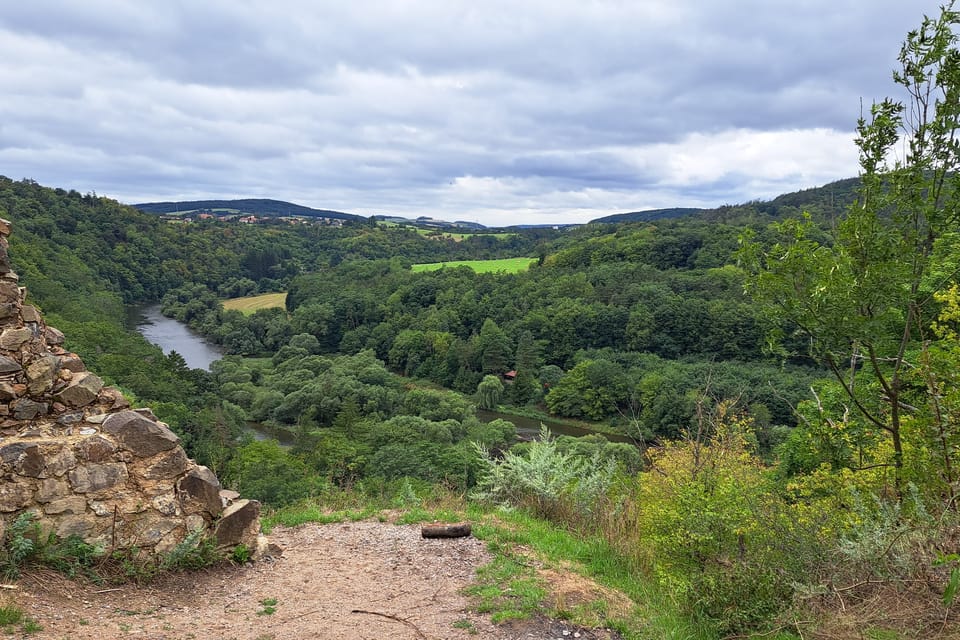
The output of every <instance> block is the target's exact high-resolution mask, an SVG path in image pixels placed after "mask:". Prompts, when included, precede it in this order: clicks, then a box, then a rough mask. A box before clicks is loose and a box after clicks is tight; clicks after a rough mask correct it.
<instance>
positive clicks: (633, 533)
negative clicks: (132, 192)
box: [0, 11, 960, 639]
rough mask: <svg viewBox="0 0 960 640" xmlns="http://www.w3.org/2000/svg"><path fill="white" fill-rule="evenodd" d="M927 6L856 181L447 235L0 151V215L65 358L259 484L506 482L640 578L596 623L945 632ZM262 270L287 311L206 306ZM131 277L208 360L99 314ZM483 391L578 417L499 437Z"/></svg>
mask: <svg viewBox="0 0 960 640" xmlns="http://www.w3.org/2000/svg"><path fill="white" fill-rule="evenodd" d="M956 21H957V16H956V15H955V14H954V13H952V12H949V11H945V12H944V13H943V14H942V16H941V17H940V18H939V19H933V20H928V21H925V22H924V23H923V25H922V27H921V28H920V29H919V30H918V31H915V32H911V33H910V34H909V35H908V37H907V39H906V41H905V43H904V45H903V50H902V54H901V63H902V68H901V69H900V70H899V71H898V72H896V73H895V75H894V79H895V81H896V83H897V86H901V87H904V88H906V89H907V95H908V97H909V100H910V101H909V102H907V103H905V104H904V103H901V102H898V101H894V100H886V101H883V102H880V103H877V104H875V105H874V106H873V107H872V108H871V109H870V110H869V112H868V113H866V114H865V115H864V116H863V118H862V119H861V120H860V121H859V122H858V123H857V145H858V148H859V151H860V160H861V175H860V177H859V178H857V179H849V180H843V181H840V182H836V183H832V184H830V185H827V186H825V187H822V188H818V189H810V190H807V191H801V192H797V193H793V194H787V195H784V196H781V197H779V198H776V199H774V200H772V201H769V202H750V203H745V204H742V205H736V206H724V207H721V208H717V209H712V210H702V211H690V212H685V215H682V216H678V217H663V218H659V219H642V218H637V216H632V217H627V218H626V219H623V220H616V221H614V222H595V223H591V224H588V225H583V226H579V227H570V228H564V229H513V230H511V233H494V232H490V233H483V232H480V233H471V234H469V235H465V236H464V237H460V238H456V239H454V238H450V237H442V236H440V237H436V236H429V235H425V234H422V233H418V232H417V231H416V230H415V229H410V228H404V227H397V226H377V225H376V224H375V223H374V222H373V221H368V220H362V219H361V220H356V221H348V222H347V223H346V224H345V225H344V226H343V227H319V226H290V225H284V224H282V223H279V222H278V223H277V224H268V225H255V226H254V225H237V224H231V223H228V222H221V221H216V220H206V221H201V222H197V223H193V224H172V223H170V222H167V221H164V220H161V219H160V218H158V217H156V216H152V215H150V214H147V213H143V212H140V211H137V210H135V209H133V208H131V207H128V206H124V205H121V204H119V203H117V202H115V201H112V200H110V199H107V198H103V197H98V196H96V195H92V194H87V195H82V194H80V193H78V192H76V191H66V190H63V189H57V188H51V187H47V186H42V185H39V184H37V183H36V182H34V181H31V180H19V181H18V180H12V179H9V178H5V177H0V217H3V218H6V219H9V220H11V221H12V222H13V235H12V237H11V241H10V255H11V258H12V260H13V262H14V266H15V269H16V271H17V273H18V274H19V275H20V278H21V280H22V283H23V284H24V285H25V286H26V287H27V288H28V292H29V298H30V300H31V301H32V303H34V304H36V305H38V306H39V307H40V308H41V309H42V311H43V313H44V315H45V317H46V319H47V322H48V323H49V324H50V325H52V326H55V327H57V328H59V329H61V330H62V331H64V333H65V334H66V336H67V340H68V346H69V347H70V348H71V349H72V350H74V351H76V352H77V353H78V354H79V355H80V356H81V357H82V358H83V359H84V361H85V362H86V364H87V366H88V368H89V369H91V370H92V371H95V372H96V373H97V374H98V375H100V376H102V377H103V378H104V379H105V380H107V381H108V382H109V383H111V384H115V385H117V386H119V387H120V388H122V389H123V391H124V392H125V393H126V394H127V395H128V396H129V397H131V398H132V399H134V400H135V401H136V402H137V403H139V404H141V405H146V406H150V407H151V408H152V409H153V410H154V411H155V413H156V414H157V415H158V416H159V417H160V419H162V420H164V421H165V422H167V423H169V424H170V425H171V427H172V428H173V429H174V430H176V431H177V433H178V434H179V435H180V436H181V438H182V439H183V442H184V444H185V446H186V448H187V450H188V453H189V454H190V455H191V456H192V457H194V458H195V459H196V460H197V461H199V462H201V463H202V464H206V465H208V466H209V467H211V468H212V469H213V470H214V471H215V472H216V473H217V474H218V475H219V477H220V478H221V479H222V480H223V481H224V483H225V484H226V485H227V486H229V487H231V488H234V489H236V490H238V491H240V492H241V493H242V494H243V495H244V496H246V497H251V498H256V499H259V500H261V501H263V502H264V503H265V504H266V505H267V506H268V507H269V508H271V509H273V510H276V512H277V513H295V512H297V510H298V509H299V510H301V511H303V510H305V509H307V508H308V507H311V508H312V507H316V506H319V507H320V508H323V507H324V506H325V505H334V504H340V503H341V502H342V500H343V499H344V498H343V496H345V495H350V496H354V497H355V498H357V499H360V500H363V499H369V500H373V499H386V500H388V501H389V500H393V501H394V502H395V503H397V504H405V505H411V504H423V503H426V502H429V500H432V499H436V498H438V496H443V497H444V499H445V500H448V501H449V500H450V499H453V498H455V499H456V500H457V501H459V504H460V505H461V507H462V509H467V508H483V509H487V510H488V511H489V512H491V513H494V512H496V510H497V509H510V510H513V511H514V512H516V511H519V512H521V513H523V514H525V515H526V516H529V517H530V518H535V519H537V521H538V522H543V523H547V524H549V526H551V527H555V528H556V529H557V530H561V531H566V532H571V533H574V534H575V535H577V536H580V537H582V538H584V539H589V540H593V541H595V542H596V545H597V547H596V548H597V549H600V548H602V549H603V550H604V551H603V554H606V555H604V557H605V558H609V559H610V561H609V564H610V567H612V568H608V569H609V572H610V573H609V574H603V575H606V576H607V578H606V579H608V580H609V581H611V582H612V583H614V584H615V586H617V587H618V588H623V589H625V590H626V591H627V592H628V593H630V594H631V595H632V596H635V598H636V599H637V601H638V602H639V600H640V599H641V598H648V599H649V598H652V597H653V596H651V595H650V594H652V593H655V594H657V596H656V598H657V599H658V600H657V601H658V602H661V603H666V604H664V607H665V609H666V610H669V611H670V612H671V616H673V617H672V618H671V622H670V624H671V625H673V626H672V627H669V629H668V627H667V626H665V625H666V624H667V623H665V622H663V621H662V620H661V621H659V622H657V621H651V620H646V621H645V622H644V623H643V624H631V623H625V622H617V621H608V623H609V624H614V625H615V626H616V627H617V629H618V631H620V632H621V633H622V634H623V635H624V636H625V637H636V638H654V637H677V638H680V637H689V638H715V637H729V638H734V637H736V638H744V637H769V638H809V637H822V638H834V637H852V636H851V635H850V634H851V633H852V630H856V632H857V633H860V634H861V635H860V636H859V637H864V638H876V639H880V638H913V637H934V636H935V632H936V633H940V634H941V635H940V636H936V637H955V636H949V635H943V634H944V633H949V628H950V625H955V624H957V616H956V613H955V611H954V609H955V608H956V606H957V603H956V602H955V594H956V591H957V589H958V587H960V518H958V514H957V510H958V504H957V497H958V496H957V492H958V491H960V480H958V473H960V470H958V468H957V466H958V464H960V459H958V456H957V453H958V447H960V422H958V421H960V380H958V377H957V376H958V372H960V343H958V331H960V287H958V279H960V267H958V265H960V235H958V231H957V230H958V229H960V226H958V222H960V220H958V212H960V204H958V201H957V199H956V193H957V191H956V190H957V187H958V180H960V174H958V173H957V170H958V168H960V167H958V165H960V145H958V144H957V142H956V139H955V135H956V132H957V130H958V127H960V99H958V95H960V51H958V49H957V46H956V39H955V37H954V35H953V33H952V31H951V27H953V26H954V24H955V23H956ZM918 114H920V115H918ZM901 136H906V138H905V139H906V149H908V151H907V152H906V153H903V152H902V150H903V148H904V147H903V146H901ZM895 152H896V153H895ZM525 257H526V258H529V261H530V266H529V268H528V269H526V270H520V271H515V272H505V271H487V272H485V270H484V269H479V268H477V269H475V268H471V267H470V266H468V265H460V266H456V265H450V266H445V267H443V268H438V269H431V270H421V269H416V270H415V269H413V268H412V266H413V265H416V264H427V263H441V262H458V261H479V260H492V259H508V258H525ZM268 292H286V294H287V296H286V308H271V309H261V310H258V311H256V312H255V313H252V314H249V315H244V314H242V313H240V312H239V311H226V310H224V307H223V301H224V300H225V299H229V298H235V297H241V296H249V295H254V294H258V293H268ZM140 302H160V303H162V309H163V312H164V314H166V315H169V316H171V317H173V318H176V319H177V320H180V321H182V322H184V323H186V324H188V325H189V326H190V327H192V328H194V329H195V330H197V331H198V332H200V333H202V334H203V335H204V336H207V337H208V338H209V339H210V340H212V341H214V342H216V343H217V344H219V345H221V346H222V347H223V349H224V350H225V352H226V353H227V354H229V355H227V356H225V357H224V358H223V359H222V360H219V361H217V362H215V363H214V364H213V366H212V367H211V370H210V371H209V372H208V371H203V370H198V369H190V368H188V367H187V366H186V363H185V361H184V360H183V358H182V357H180V356H179V355H178V354H176V353H173V354H170V355H164V354H163V353H162V352H161V351H160V349H159V348H157V347H155V346H153V345H150V344H149V343H147V342H146V341H145V340H144V339H143V338H142V337H141V336H139V334H137V333H135V332H133V331H130V330H129V329H128V328H127V327H126V326H125V318H126V306H127V305H129V304H132V303H140ZM478 410H485V411H494V412H497V413H496V414H495V415H497V416H499V417H497V418H495V419H492V420H485V419H481V418H480V417H478V413H477V412H478ZM510 415H518V416H526V417H532V418H534V419H536V418H543V419H548V418H549V419H559V420H566V421H569V422H570V423H571V424H577V425H580V426H582V427H586V428H588V429H590V430H592V431H594V432H596V433H597V434H598V435H591V436H586V437H582V438H573V437H568V436H561V437H553V436H551V435H550V434H549V433H546V432H544V433H543V434H541V438H540V439H538V440H535V441H526V442H518V440H517V436H516V430H515V427H514V425H513V424H512V423H511V422H509V421H508V420H507V419H505V418H507V417H509V416H510ZM250 423H258V424H259V425H261V426H262V428H264V429H267V430H272V431H273V432H274V433H279V434H283V435H284V436H285V439H288V440H289V441H291V442H292V443H293V444H292V445H291V446H289V447H287V446H281V445H280V443H279V442H277V441H276V440H256V439H254V438H253V437H252V436H251V434H250V431H249V429H248V428H247V425H248V424H250ZM599 434H615V435H617V436H621V437H619V438H616V439H615V440H608V439H607V438H605V437H603V436H602V435H599ZM597 571H598V572H600V570H599V569H597ZM601 573H602V572H601ZM611 576H612V577H611ZM624 585H634V586H633V587H627V586H624ZM636 585H642V587H640V586H636ZM631 589H633V590H632V591H631ZM658 625H659V626H658ZM938 625H940V626H939V627H938ZM938 628H939V629H940V631H937V629H938ZM944 629H946V630H947V631H946V632H945V631H944ZM954 632H955V627H954Z"/></svg>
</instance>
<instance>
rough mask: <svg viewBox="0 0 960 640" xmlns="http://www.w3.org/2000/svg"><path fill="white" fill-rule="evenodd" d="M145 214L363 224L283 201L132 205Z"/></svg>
mask: <svg viewBox="0 0 960 640" xmlns="http://www.w3.org/2000/svg"><path fill="white" fill-rule="evenodd" d="M133 206H134V207H135V208H137V209H139V210H140V211H143V212H145V213H157V214H183V213H188V212H195V211H214V212H230V213H243V214H248V215H257V216H264V217H277V218H279V217H282V216H303V217H307V218H334V219H337V220H355V221H360V220H364V219H365V218H364V217H363V216H358V215H356V214H354V213H344V212H343V211H332V210H329V209H313V208H311V207H305V206H303V205H300V204H294V203H292V202H284V201H283V200H270V199H265V198H246V199H241V200H189V201H184V202H145V203H142V204H135V205H133Z"/></svg>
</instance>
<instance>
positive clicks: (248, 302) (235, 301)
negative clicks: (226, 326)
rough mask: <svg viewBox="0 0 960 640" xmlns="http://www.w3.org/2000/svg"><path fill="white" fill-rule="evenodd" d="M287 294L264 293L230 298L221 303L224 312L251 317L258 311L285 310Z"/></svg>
mask: <svg viewBox="0 0 960 640" xmlns="http://www.w3.org/2000/svg"><path fill="white" fill-rule="evenodd" d="M286 304H287V294H286V292H283V293H264V294H262V295H259V296H247V297H244V298H230V299H228V300H224V301H223V308H224V310H225V311H231V310H232V311H239V312H240V313H242V314H243V315H245V316H249V315H253V314H254V313H256V312H257V311H259V310H260V309H274V308H280V309H284V308H286Z"/></svg>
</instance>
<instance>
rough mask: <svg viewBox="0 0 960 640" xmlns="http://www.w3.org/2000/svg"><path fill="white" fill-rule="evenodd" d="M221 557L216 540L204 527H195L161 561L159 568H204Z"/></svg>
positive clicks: (163, 569)
mask: <svg viewBox="0 0 960 640" xmlns="http://www.w3.org/2000/svg"><path fill="white" fill-rule="evenodd" d="M220 559H221V556H220V554H219V553H218V552H217V545H216V542H215V541H214V539H213V538H212V537H209V536H207V535H206V533H205V532H204V530H203V529H194V530H193V531H191V532H190V533H188V534H187V536H186V537H185V538H184V539H183V542H181V543H180V544H178V545H177V546H176V547H174V549H173V551H171V552H170V553H168V554H167V555H166V556H164V557H163V559H162V560H161V561H160V565H159V569H160V570H161V571H169V570H173V569H202V568H203V567H208V566H210V565H212V564H215V563H216V562H218V561H219V560H220Z"/></svg>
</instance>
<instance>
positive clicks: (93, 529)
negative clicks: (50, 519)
mask: <svg viewBox="0 0 960 640" xmlns="http://www.w3.org/2000/svg"><path fill="white" fill-rule="evenodd" d="M101 526H106V523H104V524H103V525H101V524H100V522H99V521H98V520H97V517H96V516H91V515H89V514H83V513H81V514H77V515H70V516H67V517H65V518H61V519H60V520H59V522H58V523H57V535H58V536H59V537H61V538H67V537H69V536H80V537H81V538H83V539H84V540H87V541H90V540H92V539H93V538H95V537H96V536H97V535H99V534H100V533H101V531H100V528H101Z"/></svg>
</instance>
